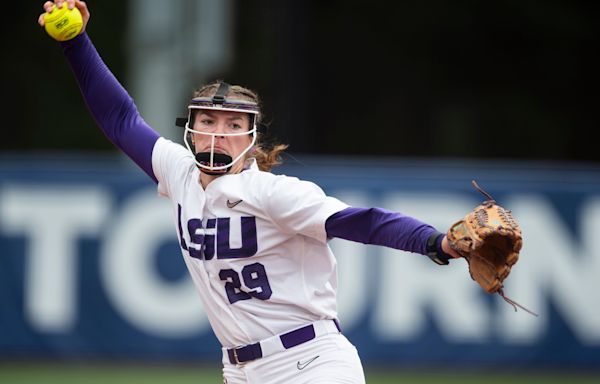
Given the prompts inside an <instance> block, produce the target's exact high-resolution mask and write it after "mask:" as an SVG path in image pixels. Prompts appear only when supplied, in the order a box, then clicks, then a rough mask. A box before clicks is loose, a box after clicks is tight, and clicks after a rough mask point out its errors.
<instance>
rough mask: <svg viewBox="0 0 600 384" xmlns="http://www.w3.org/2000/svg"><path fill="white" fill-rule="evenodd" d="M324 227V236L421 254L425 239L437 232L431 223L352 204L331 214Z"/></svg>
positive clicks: (424, 247) (424, 248)
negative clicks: (352, 205) (325, 232)
mask: <svg viewBox="0 0 600 384" xmlns="http://www.w3.org/2000/svg"><path fill="white" fill-rule="evenodd" d="M325 230H326V231H327V236H328V237H337V238H340V239H345V240H351V241H356V242H359V243H363V244H374V245H383V246H387V247H390V248H395V249H401V250H403V251H409V252H414V253H420V254H422V255H426V254H427V239H429V236H431V235H432V234H433V233H434V232H437V231H436V229H435V228H433V227H432V226H431V225H429V224H425V223H423V222H421V221H419V220H417V219H415V218H413V217H410V216H405V215H402V214H401V213H398V212H392V211H387V210H385V209H382V208H355V207H350V208H346V209H344V210H342V211H340V212H337V213H334V214H333V215H331V216H330V217H329V218H328V219H327V221H326V222H325ZM439 245H440V246H441V240H440V242H439Z"/></svg>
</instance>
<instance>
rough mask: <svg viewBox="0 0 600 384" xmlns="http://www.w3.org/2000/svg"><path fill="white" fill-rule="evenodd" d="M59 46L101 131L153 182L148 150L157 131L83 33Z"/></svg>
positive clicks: (150, 153) (150, 148)
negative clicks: (146, 120)
mask: <svg viewBox="0 0 600 384" xmlns="http://www.w3.org/2000/svg"><path fill="white" fill-rule="evenodd" d="M61 46H62V48H63V51H64V54H65V56H66V58H67V60H68V62H69V65H70V66H71V70H72V71H73V74H74V75H75V78H76V79H77V83H78V85H79V89H80V90H81V94H82V95H83V98H84V100H85V103H86V105H87V107H88V109H89V111H90V113H91V114H92V116H93V118H94V120H95V121H96V123H97V124H98V126H99V127H100V128H101V129H102V132H104V134H105V135H106V137H108V139H109V140H110V141H111V142H112V143H113V144H114V145H115V146H117V148H119V149H120V150H122V151H123V152H124V153H125V154H126V155H127V156H129V157H130V158H131V159H132V160H133V161H134V162H135V163H136V164H137V165H138V166H139V167H140V168H142V169H143V170H144V172H146V173H147V174H148V176H150V177H151V178H152V179H153V180H154V181H155V182H157V180H156V177H155V176H154V171H153V170H152V150H153V148H154V144H155V143H156V140H158V138H159V134H158V133H157V132H156V131H154V130H153V129H152V128H151V127H150V126H149V125H148V124H146V122H145V121H144V120H143V119H142V117H141V116H140V114H139V112H138V110H137V108H136V106H135V104H134V102H133V99H132V98H131V97H130V96H129V94H127V91H126V90H125V88H123V87H122V86H121V84H119V81H118V80H117V79H116V78H115V76H114V75H113V74H112V73H111V72H110V70H109V69H108V67H107V66H106V64H104V62H103V61H102V59H101V58H100V55H99V54H98V52H97V51H96V48H95V47H94V45H93V44H92V41H91V40H90V38H89V37H88V35H87V34H86V33H82V34H80V35H78V36H77V37H75V38H74V39H72V40H68V41H66V42H63V43H61Z"/></svg>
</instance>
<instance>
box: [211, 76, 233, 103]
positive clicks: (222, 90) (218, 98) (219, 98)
mask: <svg viewBox="0 0 600 384" xmlns="http://www.w3.org/2000/svg"><path fill="white" fill-rule="evenodd" d="M230 87H231V86H230V85H229V84H227V83H226V82H224V81H222V82H221V83H220V84H219V88H218V89H217V92H215V95H214V96H213V98H212V103H213V104H223V103H224V102H225V98H226V97H227V95H229V88H230Z"/></svg>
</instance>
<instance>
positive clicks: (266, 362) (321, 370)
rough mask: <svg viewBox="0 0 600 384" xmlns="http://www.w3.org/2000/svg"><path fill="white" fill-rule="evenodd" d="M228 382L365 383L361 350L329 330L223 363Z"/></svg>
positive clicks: (234, 383) (254, 383)
mask: <svg viewBox="0 0 600 384" xmlns="http://www.w3.org/2000/svg"><path fill="white" fill-rule="evenodd" d="M223 382H224V383H227V384H275V383H285V384H301V383H307V384H308V383H311V384H317V383H349V384H364V383H365V375H364V372H363V368H362V364H361V361H360V357H359V356H358V352H357V351H356V348H355V347H354V345H352V344H351V343H350V342H349V341H348V339H346V337H345V336H344V335H342V334H328V335H324V336H321V337H317V338H316V339H313V340H310V341H308V342H306V343H303V344H300V345H297V346H295V347H293V348H290V349H286V350H284V351H282V352H278V353H275V354H273V355H270V356H267V357H264V358H260V359H256V360H252V361H249V362H247V363H242V364H237V365H236V364H231V363H229V362H226V361H225V362H224V363H223Z"/></svg>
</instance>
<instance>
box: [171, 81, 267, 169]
mask: <svg viewBox="0 0 600 384" xmlns="http://www.w3.org/2000/svg"><path fill="white" fill-rule="evenodd" d="M229 88H230V85H229V84H227V83H221V84H220V85H219V88H218V89H217V92H216V93H215V95H214V96H213V97H195V98H193V99H192V100H191V101H190V105H188V117H187V119H185V118H179V119H177V122H176V125H178V126H180V127H181V126H183V127H185V131H184V136H183V141H184V143H185V146H186V147H187V149H188V150H189V151H190V152H192V154H193V155H194V158H195V160H196V164H197V165H198V167H200V169H201V170H202V171H203V172H204V173H206V174H209V175H224V174H226V173H228V172H229V171H230V170H231V167H232V165H233V164H234V163H235V162H236V161H238V160H240V159H241V158H242V157H243V156H244V155H245V154H246V153H247V152H248V151H249V150H250V149H251V148H252V146H253V145H254V143H255V142H256V131H257V128H256V126H257V121H256V120H257V117H258V113H259V108H258V104H257V103H255V102H252V101H247V100H240V99H233V98H226V96H227V95H228V94H229ZM198 110H213V111H228V112H244V113H247V114H248V116H249V117H250V129H249V130H248V131H244V132H239V133H238V132H236V133H212V132H203V131H197V130H194V129H193V125H194V118H195V115H196V113H197V112H198ZM190 124H192V127H190ZM194 134H198V135H202V136H209V137H210V150H209V151H208V152H198V153H196V149H195V147H194V143H193V142H192V136H193V135H194ZM246 135H251V136H252V140H251V142H250V144H249V145H248V147H246V149H244V150H243V151H242V152H241V153H240V154H239V155H237V156H236V158H235V159H233V158H232V157H231V156H229V155H227V154H224V153H215V141H216V138H217V137H224V136H246Z"/></svg>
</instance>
